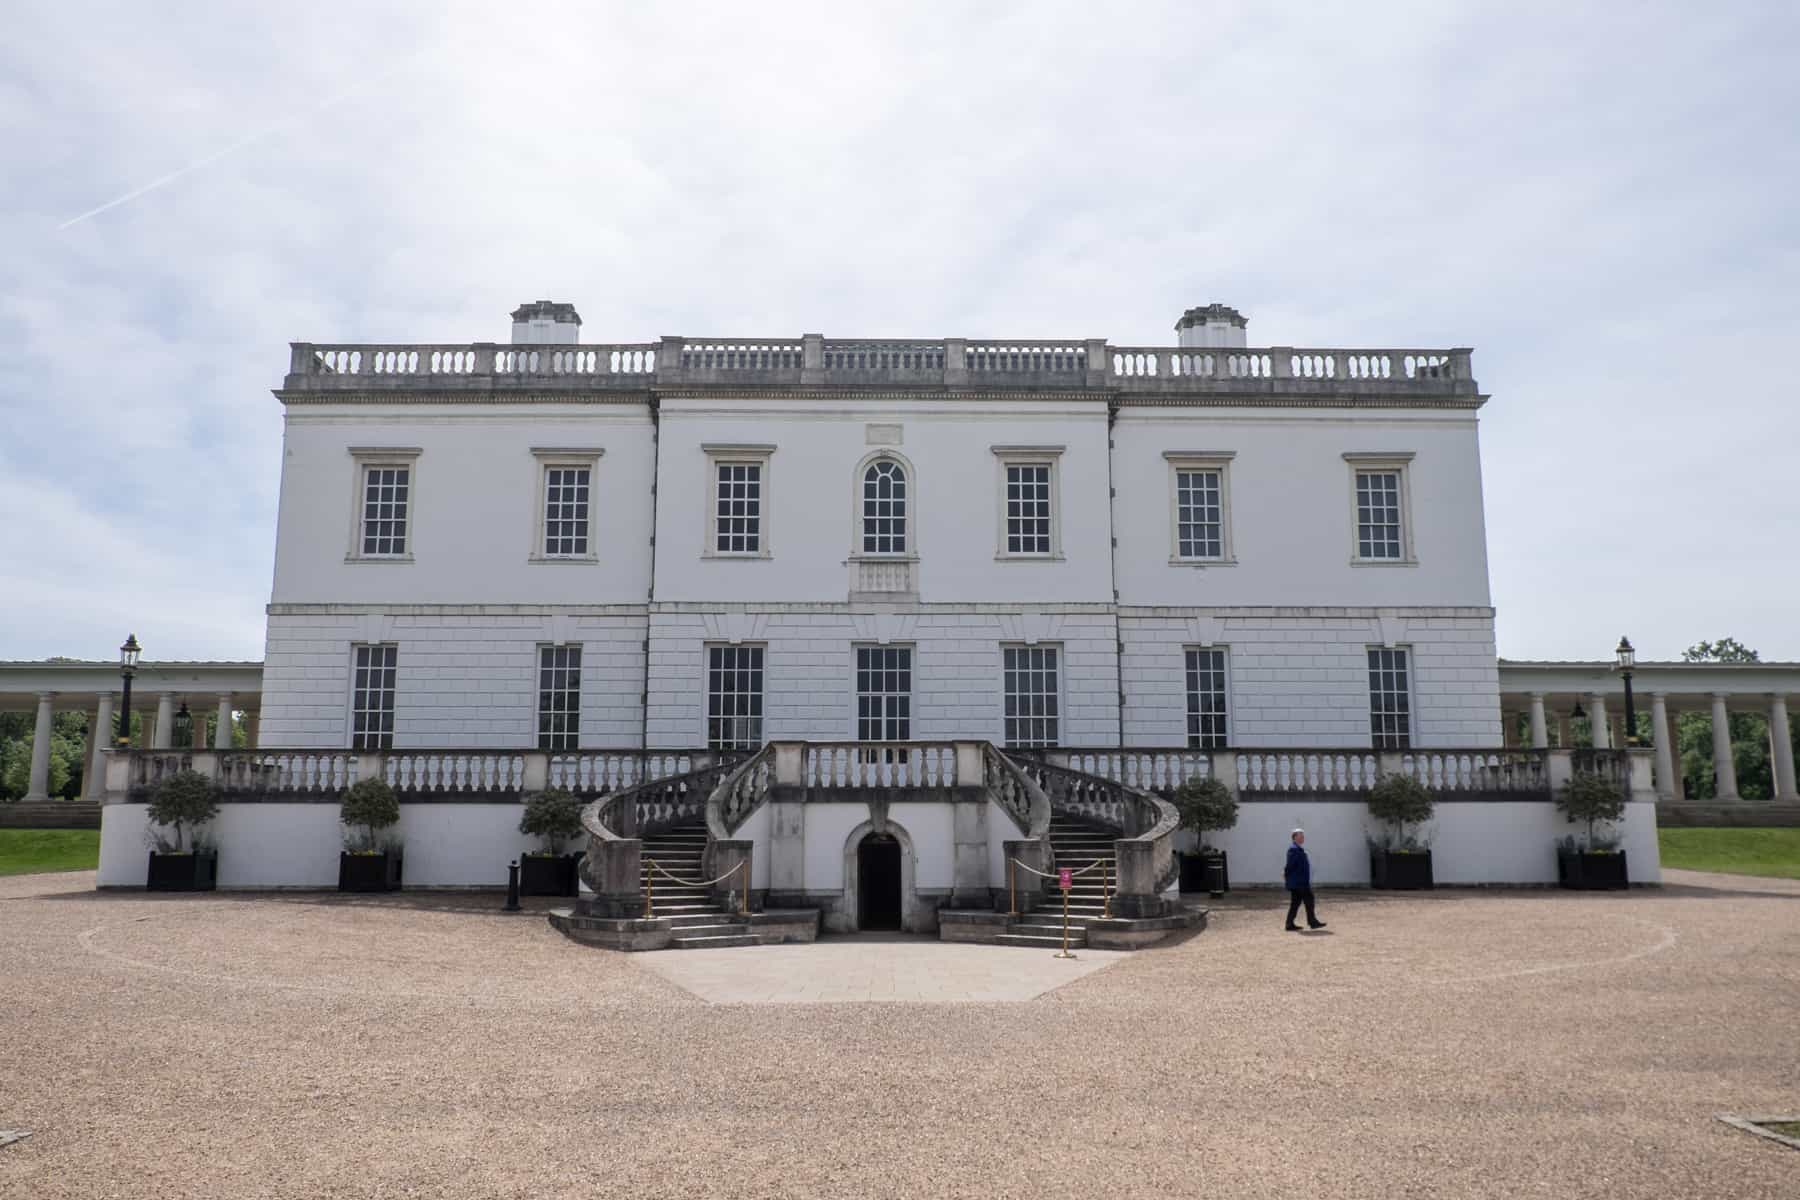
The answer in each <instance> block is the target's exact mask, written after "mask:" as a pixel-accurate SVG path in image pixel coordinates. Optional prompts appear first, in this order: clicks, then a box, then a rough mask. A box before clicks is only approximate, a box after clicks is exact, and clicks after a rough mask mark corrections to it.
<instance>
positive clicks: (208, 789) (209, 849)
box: [144, 771, 219, 892]
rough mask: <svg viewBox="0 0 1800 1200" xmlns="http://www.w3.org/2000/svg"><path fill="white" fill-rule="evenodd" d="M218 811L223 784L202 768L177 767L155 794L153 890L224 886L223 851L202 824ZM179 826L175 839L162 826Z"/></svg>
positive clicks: (149, 883) (152, 800) (151, 813)
mask: <svg viewBox="0 0 1800 1200" xmlns="http://www.w3.org/2000/svg"><path fill="white" fill-rule="evenodd" d="M218 815H219V787H218V785H217V784H215V783H214V782H213V781H212V780H210V779H208V778H207V777H206V776H204V775H202V774H200V772H198V771H176V772H174V773H173V774H171V775H169V776H167V777H165V778H164V779H163V781H162V782H161V783H159V784H157V785H156V791H155V792H154V793H152V795H151V797H150V805H149V817H150V828H149V834H150V872H149V874H148V875H147V876H146V877H145V880H144V886H145V887H146V888H148V889H149V890H150V891H153V892H210V891H212V890H213V889H214V888H216V887H218V885H219V852H218V849H217V848H216V847H214V846H212V845H211V844H210V843H209V841H208V839H207V837H206V834H205V832H204V829H203V826H205V825H206V824H207V823H208V822H210V821H211V820H212V819H213V818H214V817H216V816H218ZM164 829H172V830H174V838H173V839H172V840H171V839H170V838H169V837H167V836H166V835H165V834H164V832H163V830H164Z"/></svg>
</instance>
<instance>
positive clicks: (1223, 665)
mask: <svg viewBox="0 0 1800 1200" xmlns="http://www.w3.org/2000/svg"><path fill="white" fill-rule="evenodd" d="M1193 654H1217V655H1218V656H1219V674H1220V676H1221V677H1222V680H1223V687H1222V695H1223V696H1224V698H1225V709H1224V712H1222V713H1221V714H1220V715H1221V716H1222V717H1223V718H1224V721H1225V729H1224V731H1223V732H1222V733H1220V734H1219V738H1220V741H1219V742H1218V744H1217V745H1213V746H1208V745H1205V744H1204V741H1205V737H1204V735H1200V734H1195V733H1192V732H1190V731H1189V726H1190V725H1191V724H1192V722H1193V721H1194V717H1195V712H1194V699H1195V697H1196V696H1198V695H1199V693H1198V692H1196V691H1195V690H1194V689H1193V688H1190V687H1189V686H1188V679H1187V677H1188V673H1189V671H1190V667H1189V661H1190V659H1189V656H1190V655H1193ZM1181 676H1182V678H1181V698H1182V707H1181V716H1182V741H1183V742H1184V744H1186V745H1187V747H1188V749H1190V750H1224V749H1228V748H1229V747H1230V746H1231V735H1232V728H1233V725H1234V724H1235V722H1234V721H1233V720H1232V716H1231V647H1230V646H1220V645H1216V644H1215V645H1200V644H1189V645H1185V646H1183V647H1182V648H1181ZM1196 737H1199V738H1200V739H1201V742H1202V744H1201V745H1195V744H1194V739H1195V738H1196Z"/></svg>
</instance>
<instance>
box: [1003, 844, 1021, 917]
mask: <svg viewBox="0 0 1800 1200" xmlns="http://www.w3.org/2000/svg"><path fill="white" fill-rule="evenodd" d="M1006 903H1007V905H1008V906H1009V909H1008V912H1007V914H1006V915H1007V916H1009V917H1016V916H1018V915H1019V865H1018V864H1017V863H1016V862H1014V861H1013V860H1012V859H1010V858H1009V859H1007V860H1006Z"/></svg>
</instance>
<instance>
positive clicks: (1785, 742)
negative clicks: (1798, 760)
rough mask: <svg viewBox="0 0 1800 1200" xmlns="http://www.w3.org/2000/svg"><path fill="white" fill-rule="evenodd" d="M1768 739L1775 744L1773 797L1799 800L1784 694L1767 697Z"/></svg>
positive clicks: (1792, 743) (1780, 799)
mask: <svg viewBox="0 0 1800 1200" xmlns="http://www.w3.org/2000/svg"><path fill="white" fill-rule="evenodd" d="M1769 740H1770V741H1771V742H1773V743H1774V744H1775V759H1774V762H1775V799H1777V800H1779V801H1781V802H1782V803H1784V804H1793V803H1795V802H1796V801H1800V795H1796V794H1795V787H1794V736H1793V730H1792V728H1791V727H1790V726H1789V725H1788V706H1787V697H1786V696H1770V697H1769Z"/></svg>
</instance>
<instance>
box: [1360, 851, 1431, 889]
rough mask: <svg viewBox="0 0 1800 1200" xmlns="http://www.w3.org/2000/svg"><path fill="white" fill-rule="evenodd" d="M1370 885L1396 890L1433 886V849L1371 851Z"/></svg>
mask: <svg viewBox="0 0 1800 1200" xmlns="http://www.w3.org/2000/svg"><path fill="white" fill-rule="evenodd" d="M1369 886H1370V887H1375V888H1384V889H1386V890H1388V891H1396V892H1414V891H1421V890H1423V889H1425V888H1429V887H1431V886H1432V882H1431V851H1429V850H1415V851H1410V852H1408V851H1403V850H1375V851H1371V852H1370V854H1369Z"/></svg>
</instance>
